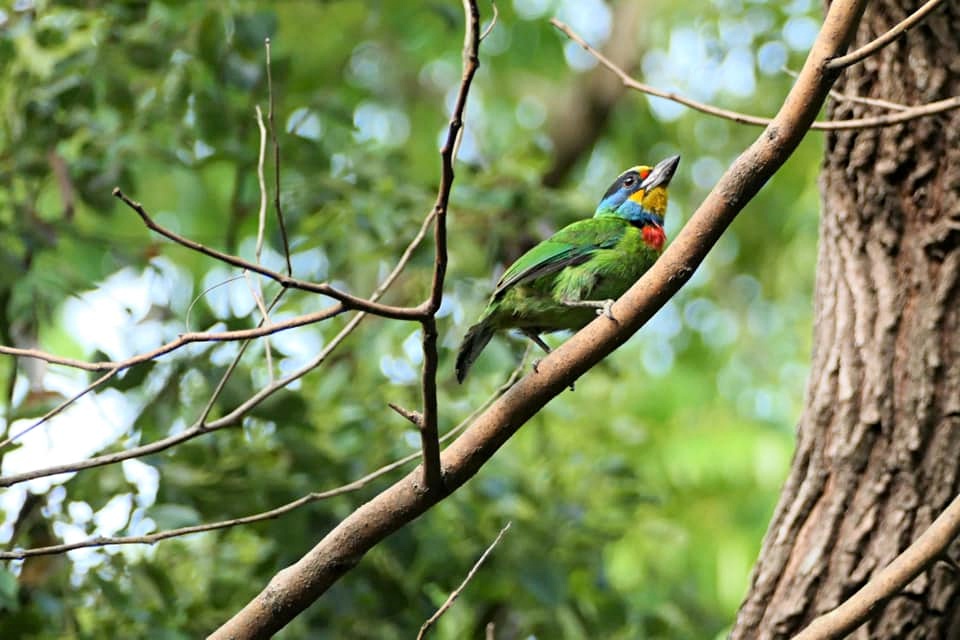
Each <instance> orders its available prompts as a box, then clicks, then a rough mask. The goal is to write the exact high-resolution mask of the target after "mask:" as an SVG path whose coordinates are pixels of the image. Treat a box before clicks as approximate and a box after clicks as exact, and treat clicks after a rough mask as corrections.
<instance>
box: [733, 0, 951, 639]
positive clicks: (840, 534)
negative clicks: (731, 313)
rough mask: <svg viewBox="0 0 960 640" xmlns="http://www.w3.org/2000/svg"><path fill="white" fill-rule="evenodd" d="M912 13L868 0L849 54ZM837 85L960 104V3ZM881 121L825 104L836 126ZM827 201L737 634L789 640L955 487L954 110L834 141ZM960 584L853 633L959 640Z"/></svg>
mask: <svg viewBox="0 0 960 640" xmlns="http://www.w3.org/2000/svg"><path fill="white" fill-rule="evenodd" d="M918 5H919V2H917V1H916V0H909V1H908V2H898V1H894V0H874V1H873V2H871V3H870V4H869V5H868V8H867V11H866V13H865V14H864V17H863V21H862V23H861V25H860V28H859V30H858V33H857V41H856V45H855V46H860V45H862V44H864V43H866V42H868V41H869V40H872V39H873V38H875V37H876V36H878V35H880V34H881V33H883V32H884V31H886V30H887V29H889V28H890V27H891V26H893V25H894V24H896V23H898V22H899V21H900V20H902V19H903V18H904V17H906V16H907V15H908V14H909V13H910V12H912V11H913V10H915V9H916V8H917V6H918ZM835 88H836V89H837V90H839V91H840V92H841V93H843V94H846V95H860V96H867V97H871V98H880V99H883V100H888V101H892V102H899V103H904V104H919V103H923V102H930V101H933V100H938V99H942V98H946V97H949V96H952V95H958V94H960V2H958V1H957V0H948V2H946V3H945V6H943V7H941V8H940V9H938V10H937V11H936V12H935V13H934V14H933V15H931V16H930V17H929V18H928V19H927V20H926V22H924V23H923V24H922V25H920V26H919V27H916V28H915V29H913V30H912V31H910V32H909V33H908V34H907V35H906V36H905V37H903V38H901V39H900V40H899V41H898V42H896V43H894V44H892V45H890V46H888V47H886V48H885V49H882V50H881V51H880V52H879V53H878V54H876V55H875V56H874V57H872V58H868V59H867V60H866V61H864V62H862V63H860V64H858V65H854V66H853V67H852V68H850V69H848V70H847V71H845V72H844V73H843V75H842V76H841V77H840V80H839V81H838V83H837V86H836V87H835ZM877 110H878V109H877V107H872V106H867V107H865V106H863V105H859V104H854V103H851V102H847V101H839V102H838V101H833V102H831V104H830V107H829V115H830V117H831V118H834V119H840V118H854V117H859V116H862V115H864V114H865V113H868V112H869V113H871V114H873V113H876V112H877ZM821 190H822V197H823V215H822V223H821V228H820V253H819V260H818V264H817V284H816V293H815V303H814V306H815V316H814V345H815V346H814V350H813V355H812V363H811V372H810V380H809V384H808V389H807V398H806V407H805V410H804V412H803V415H802V417H801V419H800V424H799V427H798V434H797V450H796V453H795V456H794V459H793V464H792V468H791V470H790V475H789V477H788V479H787V482H786V485H785V487H784V489H783V493H782V495H781V497H780V503H779V505H778V506H777V509H776V512H775V514H774V517H773V520H772V522H771V525H770V529H769V531H768V532H767V535H766V538H765V540H764V543H763V548H762V550H761V553H760V558H759V560H758V562H757V565H756V567H755V568H754V573H753V577H752V584H751V587H750V591H749V593H748V595H747V598H746V600H745V601H744V603H743V605H742V607H741V609H740V612H739V614H738V617H737V621H736V624H735V627H734V630H733V633H732V635H731V637H732V638H750V639H753V638H788V637H790V636H792V635H793V634H794V633H796V632H797V631H799V630H800V629H802V628H803V627H804V626H806V624H807V623H809V622H810V621H811V620H812V619H813V618H814V617H816V616H817V615H819V614H821V613H824V612H826V611H829V610H831V609H833V608H834V607H836V606H837V605H838V604H840V603H841V602H842V601H843V600H844V599H846V598H847V597H848V596H850V595H851V594H853V593H854V592H855V591H856V590H857V589H858V588H859V587H861V586H862V585H863V584H864V583H865V582H866V581H867V580H868V579H869V578H870V577H871V575H872V574H874V573H875V572H876V571H878V570H879V569H881V568H883V567H884V566H885V565H886V564H887V563H888V562H890V560H892V559H893V558H894V557H895V556H896V555H897V554H898V553H899V552H901V551H902V550H903V549H904V548H906V547H907V545H908V544H909V543H910V542H911V541H913V540H914V539H915V538H916V537H917V536H918V535H920V533H921V532H922V531H923V530H924V529H925V528H926V527H927V526H928V525H929V524H930V523H931V522H932V521H933V519H934V518H935V517H936V516H937V515H938V514H939V513H940V511H941V510H942V509H943V508H944V507H945V506H946V505H947V504H948V503H949V501H950V500H951V499H952V498H953V497H954V496H955V495H956V493H957V491H958V469H960V110H954V111H950V112H947V113H946V114H943V115H939V116H935V117H932V118H925V119H921V120H914V121H912V122H908V123H906V124H903V125H898V126H894V127H890V128H886V129H870V130H864V131H848V132H833V133H828V134H827V139H826V156H825V160H824V169H823V174H822V180H821ZM792 215H811V213H810V212H805V211H796V212H793V213H792ZM951 548H952V549H953V551H954V552H955V553H953V554H952V557H953V558H954V559H956V558H957V553H956V551H958V546H957V543H955V544H954V546H953V547H951ZM958 586H960V573H958V569H957V567H956V566H955V565H952V564H950V563H948V562H937V563H936V564H934V565H933V566H932V567H930V568H929V569H928V570H927V571H926V572H925V573H923V574H921V575H920V576H919V577H918V578H917V579H916V580H914V581H913V582H912V583H911V584H910V585H909V586H908V587H907V589H906V590H905V591H904V592H902V593H901V594H900V595H898V596H896V597H894V598H893V599H891V600H890V601H889V602H888V603H887V604H886V606H885V607H884V608H883V609H882V610H881V611H880V613H879V614H878V615H877V616H876V617H875V618H874V619H873V620H871V621H870V622H868V623H867V624H865V625H863V626H862V627H861V628H860V629H859V630H857V631H856V632H855V633H853V634H852V635H851V636H850V637H852V638H918V639H919V638H930V639H934V638H960V589H958Z"/></svg>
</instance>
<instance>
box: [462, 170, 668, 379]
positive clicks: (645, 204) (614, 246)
mask: <svg viewBox="0 0 960 640" xmlns="http://www.w3.org/2000/svg"><path fill="white" fill-rule="evenodd" d="M678 164H680V156H673V157H671V158H667V159H666V160H664V161H662V162H660V163H659V164H657V165H656V166H655V167H648V166H645V165H641V166H637V167H632V168H630V169H627V170H626V171H624V172H623V173H621V174H620V176H619V177H617V179H616V180H615V181H614V183H613V184H612V185H610V188H609V189H607V192H606V193H605V194H603V198H602V199H601V200H600V204H599V205H597V210H596V212H595V213H594V214H593V217H592V218H590V219H587V220H580V221H579V222H574V223H573V224H571V225H568V226H566V227H564V228H563V229H561V230H560V231H558V232H557V233H555V234H554V235H553V236H552V237H550V238H549V239H547V240H544V241H543V242H541V243H540V244H538V245H537V246H535V247H533V248H532V249H530V250H529V251H527V252H526V253H525V254H523V255H522V256H520V258H519V259H518V260H517V261H516V262H514V263H513V264H512V265H510V267H509V268H508V269H507V270H506V271H505V272H504V274H503V277H501V278H500V282H498V283H497V286H496V288H494V290H493V295H492V296H491V297H490V302H489V303H488V304H487V308H486V309H484V311H483V314H482V315H481V316H480V320H479V321H478V322H477V324H475V325H473V326H472V327H470V329H469V330H468V331H467V334H466V336H464V338H463V343H462V344H461V345H460V351H459V353H458V354H457V366H456V372H457V381H458V382H463V379H464V378H466V376H467V372H468V371H469V370H470V367H471V365H473V363H474V361H475V360H476V359H477V357H478V356H479V355H480V352H481V351H483V349H484V347H486V346H487V343H488V342H490V338H492V337H493V334H494V333H496V332H497V331H503V330H505V329H519V330H520V331H521V332H522V333H523V334H524V335H526V336H527V337H529V338H530V339H532V340H533V341H534V342H535V343H537V345H539V346H540V347H541V348H542V349H543V350H545V351H546V352H547V353H549V352H550V348H549V347H548V346H547V345H546V343H545V342H543V340H542V339H541V338H540V334H541V333H548V332H551V331H561V330H564V329H567V330H573V331H576V330H578V329H581V328H583V327H584V326H586V325H587V323H589V322H590V321H591V320H592V319H593V318H595V317H596V316H597V315H598V314H600V313H603V314H605V315H606V316H607V317H609V318H611V319H612V318H613V315H612V314H611V312H610V307H611V305H612V304H613V301H614V299H616V298H619V297H620V296H621V295H623V293H624V292H625V291H626V290H627V289H629V288H630V285H632V284H633V283H634V282H636V281H637V279H638V278H640V276H642V275H643V274H644V272H645V271H646V270H647V269H649V268H650V266H651V265H653V263H654V262H655V261H656V259H657V258H658V257H659V256H660V253H661V252H662V251H663V244H664V242H665V241H666V234H665V233H664V231H663V216H664V214H665V213H666V211H667V186H668V185H669V184H670V179H671V178H673V174H674V172H675V171H676V170H677V165H678Z"/></svg>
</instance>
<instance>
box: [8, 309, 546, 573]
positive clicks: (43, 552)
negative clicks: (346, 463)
mask: <svg viewBox="0 0 960 640" xmlns="http://www.w3.org/2000/svg"><path fill="white" fill-rule="evenodd" d="M359 315H360V314H358V316H359ZM529 353H530V351H529V349H528V350H527V352H526V353H525V354H524V357H523V359H522V361H521V363H520V364H519V365H517V368H516V369H514V370H513V373H511V374H510V377H509V378H507V380H506V382H504V383H503V384H502V385H501V386H500V387H499V388H497V390H496V391H494V392H493V394H491V396H490V397H489V398H488V399H487V400H486V401H485V402H484V403H483V404H481V405H480V407H478V408H477V409H476V410H475V411H474V412H473V413H471V414H470V415H469V416H467V417H466V418H464V419H463V421H462V422H460V424H458V425H457V426H455V427H454V428H453V429H450V431H448V432H447V433H445V434H444V435H443V437H442V438H440V442H446V441H448V440H450V439H451V438H453V437H454V436H456V435H457V434H458V433H460V432H461V431H463V430H464V429H465V428H466V427H467V425H469V424H470V423H471V422H473V420H474V418H476V417H477V415H478V414H479V413H480V412H482V411H483V410H484V409H486V408H487V407H488V406H490V404H491V403H492V402H493V401H494V400H496V399H497V398H498V397H500V395H502V394H503V393H504V392H505V391H506V390H507V389H509V388H510V387H511V386H513V384H514V383H515V382H516V381H517V379H518V378H519V377H520V373H521V371H523V369H524V367H525V364H524V362H525V361H526V356H527V355H529ZM420 455H421V454H420V452H419V451H418V452H415V453H411V454H410V455H407V456H404V457H403V458H400V459H399V460H394V461H393V462H391V463H389V464H386V465H384V466H382V467H380V468H379V469H376V470H375V471H371V472H370V473H368V474H367V475H365V476H363V477H362V478H358V479H356V480H354V481H353V482H350V483H348V484H345V485H342V486H340V487H336V488H334V489H328V490H327V491H320V492H314V493H309V494H307V495H306V496H303V497H301V498H298V499H296V500H294V501H293V502H288V503H287V504H285V505H281V506H279V507H276V508H275V509H270V510H269V511H263V512H261V513H256V514H253V515H249V516H244V517H242V518H233V519H230V520H221V521H219V522H210V523H206V524H200V525H194V526H190V527H181V528H179V529H169V530H167V531H158V532H156V533H151V534H149V535H145V536H114V537H103V536H100V537H97V538H89V539H87V540H79V541H77V542H71V543H67V544H58V545H51V546H47V547H35V548H32V549H12V550H10V551H0V560H22V559H23V558H29V557H31V556H47V555H56V554H60V553H66V552H67V551H73V550H74V549H82V548H86V547H105V546H109V545H118V544H155V543H157V542H160V541H162V540H168V539H170V538H178V537H181V536H186V535H190V534H192V533H200V532H202V531H215V530H217V529H226V528H229V527H235V526H239V525H244V524H250V523H253V522H260V521H262V520H270V519H272V518H277V517H280V516H282V515H285V514H287V513H289V512H291V511H293V510H295V509H299V508H300V507H302V506H305V505H307V504H310V503H312V502H317V501H319V500H326V499H327V498H333V497H335V496H340V495H343V494H345V493H350V492H352V491H357V490H359V489H362V488H363V487H365V486H367V485H368V484H370V483H371V482H373V481H374V480H376V479H377V478H379V477H381V476H384V475H386V474H388V473H390V472H392V471H395V470H396V469H399V468H400V467H402V466H404V465H405V464H407V463H410V462H413V461H414V460H416V459H417V458H419V457H420ZM14 538H15V537H14Z"/></svg>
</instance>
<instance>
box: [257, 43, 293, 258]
mask: <svg viewBox="0 0 960 640" xmlns="http://www.w3.org/2000/svg"><path fill="white" fill-rule="evenodd" d="M263 46H264V48H265V49H266V57H267V105H268V109H267V122H269V123H270V140H271V142H272V143H273V182H274V184H273V210H274V211H275V212H276V214H277V224H278V225H279V226H280V239H281V241H282V242H283V256H284V258H285V259H286V261H287V275H288V276H292V275H293V263H292V262H290V240H289V238H288V237H287V224H286V223H285V222H284V220H283V208H282V207H281V206H280V138H279V137H278V136H277V123H276V120H275V119H274V115H273V114H274V104H273V103H274V99H273V71H272V67H273V64H272V61H271V58H270V38H266V39H264V41H263Z"/></svg>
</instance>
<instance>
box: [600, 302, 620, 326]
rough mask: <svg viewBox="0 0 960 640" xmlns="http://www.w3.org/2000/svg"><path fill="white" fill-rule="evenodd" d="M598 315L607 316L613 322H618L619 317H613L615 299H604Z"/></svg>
mask: <svg viewBox="0 0 960 640" xmlns="http://www.w3.org/2000/svg"><path fill="white" fill-rule="evenodd" d="M597 315H598V316H606V317H607V318H609V319H610V320H612V321H613V322H616V321H617V319H616V318H614V317H613V300H610V299H607V300H604V301H603V306H602V307H600V308H599V309H597Z"/></svg>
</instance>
